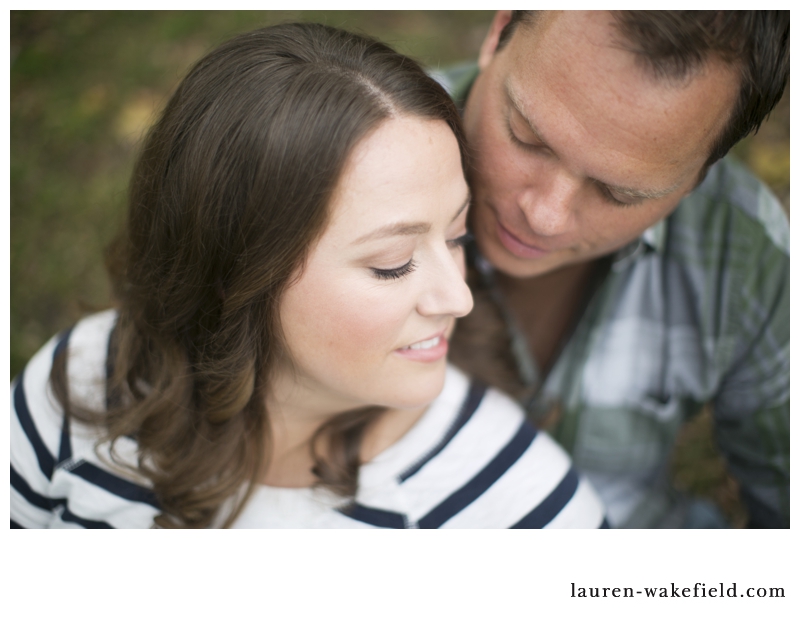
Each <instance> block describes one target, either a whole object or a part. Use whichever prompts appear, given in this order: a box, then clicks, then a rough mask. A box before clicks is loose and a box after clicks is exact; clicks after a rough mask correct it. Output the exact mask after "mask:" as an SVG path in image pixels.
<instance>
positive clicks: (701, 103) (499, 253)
mask: <svg viewBox="0 0 800 621" xmlns="http://www.w3.org/2000/svg"><path fill="white" fill-rule="evenodd" d="M611 20H612V17H611V16H610V15H609V14H608V13H601V12H586V13H583V12H571V11H569V12H565V13H556V14H550V13H546V14H544V15H542V16H541V17H540V18H539V21H538V22H536V23H535V24H534V25H530V26H528V25H520V26H519V27H518V28H517V30H516V31H515V32H514V34H513V35H512V37H511V39H510V40H509V41H508V42H507V43H506V45H505V47H503V49H501V50H499V51H498V50H497V49H496V44H497V36H498V35H499V32H500V30H501V29H502V27H503V25H505V23H506V22H507V17H506V16H505V15H504V13H503V12H501V13H499V14H498V16H497V17H496V18H495V21H494V23H493V24H492V28H491V30H490V32H489V35H488V36H487V39H486V41H485V42H484V44H483V47H482V48H481V55H480V58H479V66H480V69H481V73H480V75H479V76H478V78H477V80H476V82H475V84H474V85H473V87H472V90H471V92H470V95H469V99H468V101H467V106H466V110H465V113H464V120H465V127H466V132H467V138H468V139H469V143H470V147H471V149H472V150H473V152H474V155H475V159H474V171H473V174H472V176H471V180H470V181H471V184H472V192H473V196H474V204H473V205H474V206H473V209H472V214H471V220H472V229H473V231H474V233H475V236H476V238H477V242H478V245H479V247H480V249H481V252H482V253H483V254H484V256H486V258H487V259H488V260H489V261H490V262H491V263H492V264H493V265H494V266H495V267H496V268H498V269H499V270H500V271H502V272H505V273H506V274H508V275H511V276H515V277H520V278H523V277H529V276H537V275H539V274H543V273H545V272H549V271H551V270H554V269H556V268H558V267H561V266H564V265H567V264H571V263H578V262H582V261H586V260H589V259H592V258H596V257H600V256H603V255H606V254H608V253H610V252H613V251H614V250H617V249H619V248H621V247H622V246H624V245H625V244H626V243H628V242H630V241H631V240H633V239H635V238H636V237H638V236H639V235H641V233H642V232H643V231H644V230H645V229H647V228H648V227H650V226H651V225H652V224H654V223H655V222H657V221H658V220H660V219H662V218H664V217H665V216H666V215H668V214H669V213H670V212H671V211H672V210H673V209H674V208H675V206H676V205H677V204H678V201H679V200H680V199H681V198H682V197H683V196H684V195H685V194H687V193H688V192H689V191H690V190H691V189H692V188H693V187H694V186H695V184H696V182H697V179H698V174H699V172H700V170H701V169H702V167H703V164H704V163H705V161H706V159H707V157H708V154H709V153H710V149H711V144H712V143H713V140H714V139H715V138H716V137H717V136H718V135H719V134H720V132H721V130H722V129H723V127H724V126H725V123H726V122H727V120H728V116H729V111H730V109H731V108H732V106H733V103H734V101H735V97H736V95H737V92H738V77H737V75H736V73H735V72H734V71H733V70H732V69H731V68H729V67H728V66H727V65H724V64H723V63H722V62H719V61H710V62H708V63H707V64H706V65H705V66H704V67H703V68H702V70H700V71H698V72H697V75H694V76H693V77H692V79H691V80H689V81H688V82H686V83H680V84H675V83H670V82H669V81H666V80H656V79H655V78H654V77H652V75H651V74H649V73H647V72H646V70H645V69H643V68H642V67H641V65H639V64H637V62H636V58H635V57H634V56H633V55H632V54H631V53H630V52H627V51H625V50H623V49H621V47H620V45H619V43H618V35H617V33H616V30H614V28H613V26H612V21H611Z"/></svg>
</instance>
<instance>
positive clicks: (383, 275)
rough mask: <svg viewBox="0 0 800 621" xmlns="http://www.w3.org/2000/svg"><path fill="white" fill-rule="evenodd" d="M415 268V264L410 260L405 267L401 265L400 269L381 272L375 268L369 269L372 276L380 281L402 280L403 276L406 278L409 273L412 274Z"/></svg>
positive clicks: (381, 270)
mask: <svg viewBox="0 0 800 621" xmlns="http://www.w3.org/2000/svg"><path fill="white" fill-rule="evenodd" d="M416 268H417V264H416V263H415V262H414V259H411V260H410V261H409V262H408V263H406V264H405V265H401V266H400V267H395V268H392V269H388V270H383V269H380V268H377V267H372V268H370V269H371V270H372V274H373V275H374V276H375V277H376V278H379V279H381V280H396V279H397V278H402V277H403V276H407V275H408V274H410V273H411V272H413V271H414V270H415V269H416Z"/></svg>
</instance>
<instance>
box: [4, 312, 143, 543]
mask: <svg viewBox="0 0 800 621" xmlns="http://www.w3.org/2000/svg"><path fill="white" fill-rule="evenodd" d="M115 323H116V312H115V311H105V312H102V313H98V314H96V315H92V316H89V317H87V318H85V319H83V320H81V321H79V322H78V323H77V324H75V326H73V327H72V328H71V329H69V330H66V331H64V332H62V333H60V334H58V335H56V336H55V337H53V338H52V339H51V340H50V341H49V342H48V343H46V344H45V345H44V346H43V347H42V348H41V349H40V350H39V351H38V352H37V353H36V354H35V355H34V356H33V358H31V360H30V362H29V363H28V364H27V366H26V367H25V369H24V370H23V371H22V372H21V373H20V374H19V376H18V377H17V378H16V379H15V380H14V382H13V384H12V390H11V411H12V416H11V443H10V444H11V451H10V452H11V519H12V526H13V525H15V524H16V525H18V526H20V527H24V528H32V527H33V528H35V527H45V526H61V527H90V528H98V527H99V528H107V527H113V526H117V527H119V526H136V525H144V526H149V525H150V524H151V523H152V514H153V513H154V511H155V508H156V503H155V502H154V500H153V498H152V495H151V494H150V493H149V490H147V489H146V488H144V487H142V486H140V485H138V484H136V483H134V482H133V481H132V480H129V479H128V478H125V477H124V476H121V469H118V468H117V467H115V466H114V465H112V460H111V459H110V454H109V453H108V448H109V447H108V446H107V443H106V445H101V444H99V442H100V440H101V433H100V430H98V429H95V428H92V427H89V426H87V425H82V424H79V423H77V422H76V421H73V420H71V418H70V417H65V416H64V408H63V407H62V404H61V403H60V402H59V400H58V399H57V398H56V394H55V392H54V390H53V386H52V384H51V381H50V377H51V371H52V369H53V365H54V361H56V360H60V359H61V356H66V360H65V364H66V369H65V370H66V389H67V392H68V394H69V399H70V403H77V404H79V405H80V406H81V407H84V408H89V409H93V410H95V411H102V410H104V409H105V394H106V389H105V383H106V373H107V369H106V358H107V352H108V341H109V336H110V334H111V331H112V329H113V327H114V325H115ZM118 444H119V446H117V447H115V449H117V451H116V452H117V453H121V454H123V455H124V457H125V461H126V462H127V461H130V459H132V458H134V457H133V456H135V453H136V443H135V442H134V441H133V440H131V439H130V438H122V439H120V441H119V442H118Z"/></svg>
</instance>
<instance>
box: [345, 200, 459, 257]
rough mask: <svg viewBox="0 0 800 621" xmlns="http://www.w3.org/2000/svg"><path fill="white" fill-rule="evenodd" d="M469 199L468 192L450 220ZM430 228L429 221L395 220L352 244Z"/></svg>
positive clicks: (417, 233) (414, 233)
mask: <svg viewBox="0 0 800 621" xmlns="http://www.w3.org/2000/svg"><path fill="white" fill-rule="evenodd" d="M471 200H472V196H471V194H470V193H469V192H468V193H467V198H466V200H465V201H464V202H463V203H462V204H461V206H460V207H459V208H458V211H457V212H456V215H455V216H453V219H452V220H451V221H450V222H455V220H456V219H457V218H458V216H460V215H461V212H463V211H464V210H465V209H466V208H467V207H468V206H469V204H470V201H471ZM430 230H431V225H430V223H429V222H396V223H394V224H387V225H386V226H382V227H380V228H378V229H375V230H374V231H370V232H369V233H367V234H366V235H362V236H361V237H359V238H358V239H356V240H355V241H354V242H353V244H363V243H364V242H366V241H372V240H375V239H383V238H385V237H394V236H395V235H422V234H423V233H427V232H428V231H430Z"/></svg>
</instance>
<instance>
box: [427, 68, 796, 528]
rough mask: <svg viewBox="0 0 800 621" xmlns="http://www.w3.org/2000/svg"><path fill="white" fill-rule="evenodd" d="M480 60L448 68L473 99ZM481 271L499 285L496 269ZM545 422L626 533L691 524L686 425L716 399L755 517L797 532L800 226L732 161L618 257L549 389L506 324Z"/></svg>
mask: <svg viewBox="0 0 800 621" xmlns="http://www.w3.org/2000/svg"><path fill="white" fill-rule="evenodd" d="M476 75H477V68H476V67H475V65H474V64H469V65H462V66H460V67H455V68H453V69H452V70H448V71H446V72H441V73H435V74H434V77H435V78H436V79H438V80H439V81H440V82H442V84H443V85H444V86H445V87H446V88H447V89H448V91H449V92H450V93H451V95H452V96H453V97H454V99H455V100H456V101H457V102H458V103H459V104H460V105H462V106H463V102H464V100H465V98H466V95H467V93H468V92H469V87H470V86H471V84H472V82H473V80H474V79H475V76H476ZM475 265H476V267H477V268H478V269H479V271H482V272H483V274H484V276H485V277H486V278H487V279H488V280H489V281H491V266H489V265H488V264H487V263H486V262H485V261H484V260H482V259H481V258H480V257H478V258H477V261H476V264H475ZM508 328H509V331H510V333H511V335H512V339H513V349H514V355H515V358H516V361H517V366H518V368H519V371H520V375H521V376H522V377H524V378H525V379H526V380H527V382H526V383H528V384H530V385H532V386H536V387H537V388H536V390H535V391H534V396H533V397H532V398H531V399H530V400H529V401H528V402H527V403H525V404H524V405H525V406H526V408H527V410H528V412H529V413H530V415H531V418H533V419H534V420H536V419H537V417H539V416H541V413H543V412H547V411H551V410H552V408H553V407H554V406H558V408H559V410H560V412H561V415H560V418H559V422H558V423H557V425H556V427H555V428H554V429H553V430H552V431H551V433H552V435H554V436H555V437H556V439H557V440H558V441H559V442H561V444H563V445H564V446H565V447H566V448H567V449H568V450H569V451H570V453H571V454H572V456H573V459H574V461H575V464H576V465H577V467H578V468H580V469H581V470H583V472H585V473H586V474H587V475H588V477H589V478H590V480H591V481H592V483H593V484H594V486H595V487H596V489H597V490H598V492H599V493H600V495H601V497H602V498H603V500H604V502H605V503H606V506H607V509H608V515H609V520H610V521H611V523H612V524H613V525H616V526H627V527H653V526H666V527H678V526H680V525H681V524H682V523H683V519H684V517H685V509H686V502H685V499H683V498H682V497H681V496H680V495H679V494H677V493H676V492H675V491H674V490H672V489H671V487H670V478H669V459H670V456H671V452H672V449H673V447H674V444H675V439H676V436H677V434H678V431H679V429H680V427H681V425H682V423H683V422H685V421H686V420H687V419H688V418H689V417H691V416H692V415H694V414H696V413H697V412H698V411H699V410H700V408H701V407H702V406H703V405H704V404H707V403H710V404H711V405H712V409H713V414H714V421H715V436H716V441H717V443H718V446H719V448H720V450H721V451H722V453H723V454H724V455H725V457H726V459H727V462H728V466H729V469H730V471H731V472H732V474H733V475H734V476H735V477H736V478H737V480H738V481H739V484H740V486H741V493H742V497H743V499H744V501H745V503H746V504H747V506H748V509H749V511H750V517H751V521H752V523H753V524H754V525H761V526H772V527H776V526H777V527H788V525H789V223H788V220H787V218H786V215H785V214H784V212H783V210H782V208H781V206H780V203H779V202H778V200H777V199H776V198H775V197H774V196H773V194H772V193H771V192H770V191H769V190H768V189H767V188H766V186H765V185H764V184H763V183H761V182H760V181H758V180H757V179H756V178H755V177H753V176H752V175H751V174H750V173H749V172H748V171H747V170H745V169H744V168H743V167H742V166H741V165H739V164H737V163H736V162H735V161H734V160H732V159H731V158H725V159H723V160H722V161H720V162H718V163H717V164H716V165H714V166H713V167H712V168H711V169H710V170H709V173H708V175H707V177H706V179H705V180H704V181H703V183H702V184H701V185H700V186H698V188H697V189H696V190H695V191H694V192H692V193H691V194H690V195H689V196H687V197H686V198H685V199H684V200H682V201H681V203H680V204H679V205H678V207H677V209H676V210H675V211H674V212H673V213H672V214H671V215H670V216H669V217H668V218H666V219H665V220H663V221H661V222H659V223H657V224H656V225H654V226H653V227H652V228H650V229H648V230H647V231H645V233H644V234H643V235H642V237H641V238H640V239H638V240H636V241H635V242H634V243H632V244H630V245H629V246H627V247H625V248H622V249H621V250H619V251H618V252H617V253H615V255H614V256H613V257H612V263H611V268H610V270H609V272H608V275H607V276H606V278H605V280H604V281H603V282H602V284H601V285H600V286H599V288H598V290H597V291H596V292H595V294H594V296H593V297H592V300H591V302H590V303H589V306H588V308H587V310H586V311H585V313H584V314H583V316H582V318H581V320H580V323H579V324H578V326H577V329H576V330H575V331H574V332H573V333H572V336H571V337H570V340H569V341H568V342H567V344H566V346H565V348H564V349H563V350H562V352H561V354H560V355H559V358H558V360H557V361H556V363H555V365H554V366H553V368H552V370H551V372H550V373H549V374H548V376H547V377H546V378H544V381H543V383H542V382H541V381H540V378H539V377H538V370H537V368H536V364H535V361H534V360H533V357H532V356H531V355H530V353H529V351H528V348H527V344H526V343H525V339H524V338H523V337H522V336H521V331H520V330H518V329H515V327H514V326H508Z"/></svg>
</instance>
